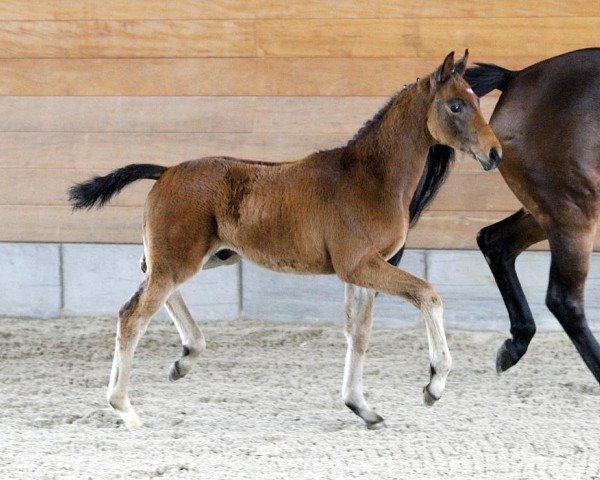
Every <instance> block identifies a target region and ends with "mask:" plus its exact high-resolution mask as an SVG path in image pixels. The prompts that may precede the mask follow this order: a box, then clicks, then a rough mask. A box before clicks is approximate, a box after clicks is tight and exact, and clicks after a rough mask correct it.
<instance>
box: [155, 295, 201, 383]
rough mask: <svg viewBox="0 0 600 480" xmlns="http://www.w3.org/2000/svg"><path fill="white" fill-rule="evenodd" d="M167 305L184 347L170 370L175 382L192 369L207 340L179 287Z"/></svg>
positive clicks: (171, 378)
mask: <svg viewBox="0 0 600 480" xmlns="http://www.w3.org/2000/svg"><path fill="white" fill-rule="evenodd" d="M165 307H166V309H167V312H169V315H170V316H171V319H172V320H173V323H174V324H175V328H177V331H178V332H179V336H180V337H181V344H182V347H183V352H182V354H181V358H179V360H176V361H175V362H174V363H173V364H172V365H171V368H170V370H169V380H171V381H172V382H173V381H175V380H179V379H180V378H183V377H185V375H186V374H187V373H188V372H189V371H190V370H191V368H192V365H193V364H194V363H195V361H196V360H197V359H198V357H199V356H200V355H201V354H202V352H203V351H204V350H205V348H206V341H205V339H204V335H203V334H202V331H201V330H200V328H199V327H198V325H197V324H196V322H195V321H194V319H193V317H192V315H191V313H190V311H189V310H188V308H187V306H186V304H185V302H184V301H183V297H182V296H181V292H180V291H179V289H177V290H175V291H174V292H173V293H172V294H171V296H170V297H169V298H168V299H167V301H166V303H165Z"/></svg>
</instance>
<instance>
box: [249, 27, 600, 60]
mask: <svg viewBox="0 0 600 480" xmlns="http://www.w3.org/2000/svg"><path fill="white" fill-rule="evenodd" d="M599 30H600V17H581V18H574V17H573V18H569V17H549V18H512V19H511V20H510V22H507V20H505V19H501V18H470V19H468V21H463V22H455V23H453V24H452V26H451V28H449V25H448V21H447V20H446V19H440V18H427V19H423V20H419V19H395V20H391V19H385V20H380V19H359V20H348V19H341V20H335V19H330V20H322V19H305V20H259V21H257V24H256V34H257V45H258V52H259V54H260V55H262V56H270V57H298V56H299V57H306V56H311V57H313V56H314V57H389V56H403V57H423V56H424V57H435V56H440V58H441V57H442V56H443V54H444V53H445V52H447V51H448V50H451V49H452V48H459V47H460V48H462V47H463V46H468V47H469V48H470V49H471V52H473V53H474V54H475V52H476V54H477V56H494V57H513V56H514V55H515V52H519V54H520V55H523V56H534V57H535V56H545V57H550V56H552V55H557V54H559V53H563V52H566V51H569V50H574V49H577V48H584V47H588V46H590V45H596V44H597V42H598V31H599ZM532 32H535V35H532Z"/></svg>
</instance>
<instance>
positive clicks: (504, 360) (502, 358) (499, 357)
mask: <svg viewBox="0 0 600 480" xmlns="http://www.w3.org/2000/svg"><path fill="white" fill-rule="evenodd" d="M509 342H510V339H507V340H505V341H504V343H503V344H502V345H501V346H500V348H499V349H498V353H497V354H496V373H497V374H498V375H500V374H501V373H502V372H506V371H507V370H508V369H509V368H510V367H512V366H513V365H514V364H515V363H517V362H515V361H514V360H513V359H512V357H511V355H510V350H509V349H508V344H509Z"/></svg>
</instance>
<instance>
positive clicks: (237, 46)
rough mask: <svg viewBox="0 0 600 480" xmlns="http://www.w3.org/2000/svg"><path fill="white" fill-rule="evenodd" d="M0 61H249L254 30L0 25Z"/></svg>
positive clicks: (227, 24) (201, 25) (239, 25)
mask: <svg viewBox="0 0 600 480" xmlns="http://www.w3.org/2000/svg"><path fill="white" fill-rule="evenodd" d="M0 45H1V46H2V48H1V49H0V58H130V57H138V58H139V57H143V58H161V57H252V56H255V53H256V49H255V35H254V24H253V22H251V21H231V20H197V21H196V20H194V21H179V20H164V21H156V20H131V21H119V20H89V21H81V20H74V21H53V22H45V21H41V22H40V21H22V22H12V21H7V22H0Z"/></svg>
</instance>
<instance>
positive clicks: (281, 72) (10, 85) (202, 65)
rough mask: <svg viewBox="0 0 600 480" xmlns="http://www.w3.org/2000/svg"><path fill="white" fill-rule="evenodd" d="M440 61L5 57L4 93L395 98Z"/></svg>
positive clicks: (520, 61) (514, 65)
mask: <svg viewBox="0 0 600 480" xmlns="http://www.w3.org/2000/svg"><path fill="white" fill-rule="evenodd" d="M473 53H476V52H473ZM476 59H477V61H482V62H488V63H497V64H500V65H502V66H505V67H507V68H510V69H515V70H518V69H521V68H523V67H526V66H528V65H531V64H533V63H535V62H537V61H539V60H541V59H542V57H514V58H493V57H482V56H477V57H476ZM440 60H441V59H440V58H438V57H435V58H428V57H426V58H353V59H352V58H176V59H174V58H168V59H139V58H138V59H0V69H1V70H2V75H0V95H134V96H144V95H219V96H220V95H230V96H234V95H261V96H269V95H283V96H297V95H302V96H311V95H312V96H317V95H327V96H387V95H391V94H392V93H393V92H395V91H397V90H398V89H400V88H401V87H402V85H404V84H405V83H410V82H413V81H414V80H415V78H417V77H419V76H421V77H423V76H424V75H425V74H427V73H429V72H432V71H433V70H434V69H435V68H436V67H437V66H438V65H439V63H440ZM368 72H380V74H378V75H370V74H369V73H368Z"/></svg>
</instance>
